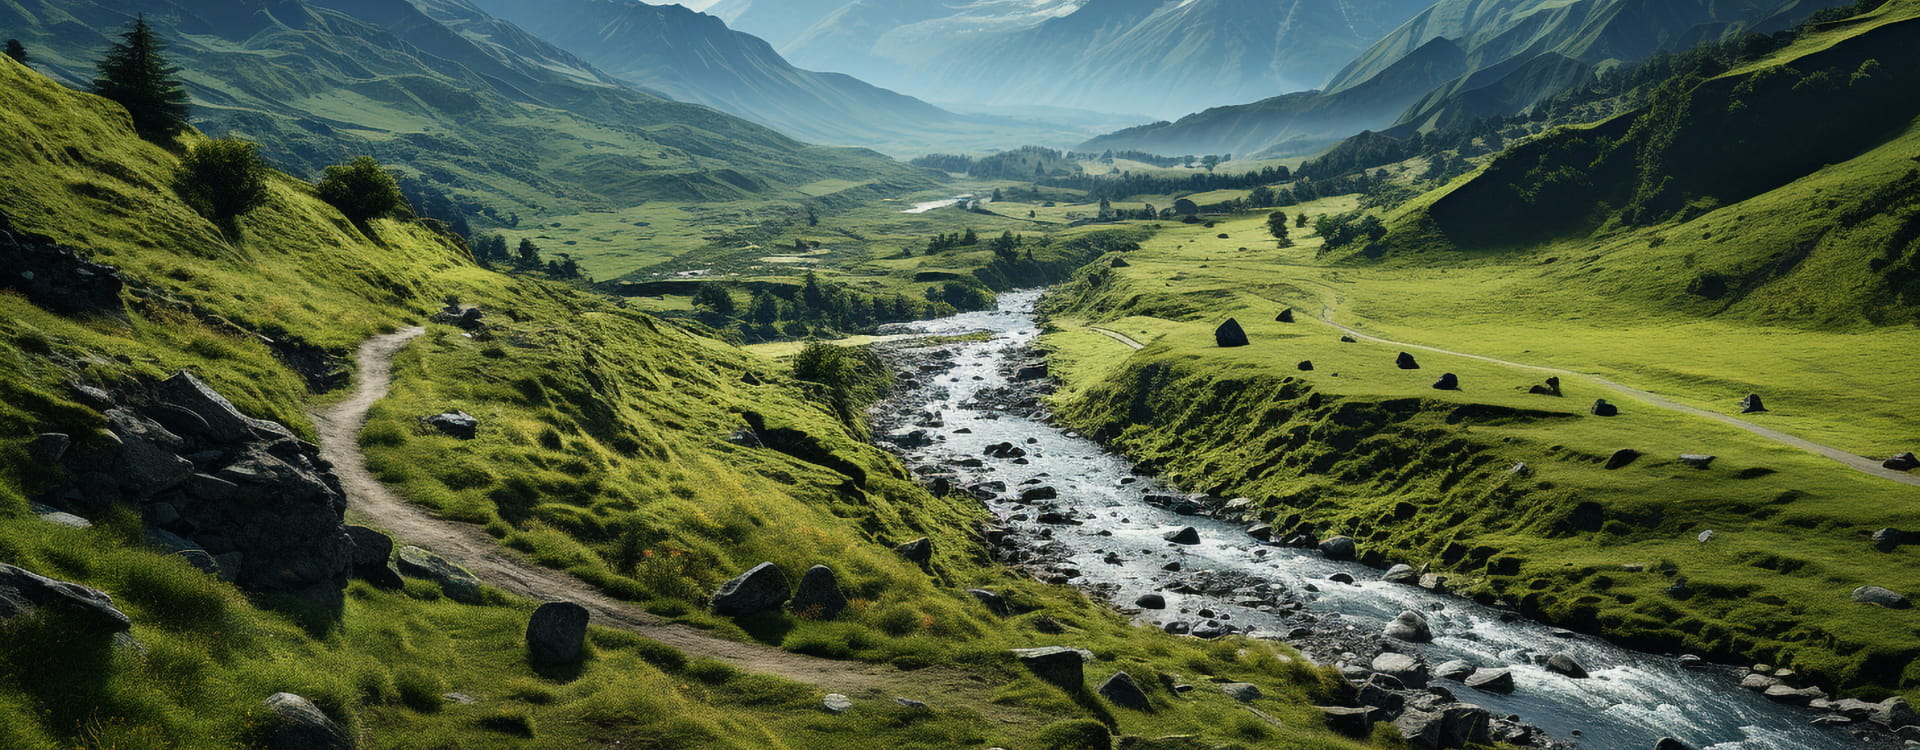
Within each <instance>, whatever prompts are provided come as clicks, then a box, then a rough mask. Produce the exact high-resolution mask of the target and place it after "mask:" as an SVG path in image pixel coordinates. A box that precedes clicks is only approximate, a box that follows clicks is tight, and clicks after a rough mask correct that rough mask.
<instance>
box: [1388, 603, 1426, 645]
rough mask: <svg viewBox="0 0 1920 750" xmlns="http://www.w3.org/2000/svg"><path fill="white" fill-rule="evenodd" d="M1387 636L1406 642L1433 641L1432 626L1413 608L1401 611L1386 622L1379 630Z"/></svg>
mask: <svg viewBox="0 0 1920 750" xmlns="http://www.w3.org/2000/svg"><path fill="white" fill-rule="evenodd" d="M1381 634H1382V635H1385V636H1386V637H1388V638H1396V639H1399V640H1402V641H1406V642H1408V643H1430V642H1432V641H1433V628H1432V626H1429V625H1428V624H1427V618H1425V617H1421V616H1420V613H1418V612H1415V611H1413V610H1407V611H1405V612H1401V613H1400V615H1399V616H1398V617H1395V618H1393V622H1389V623H1387V627H1386V629H1384V630H1383V631H1381Z"/></svg>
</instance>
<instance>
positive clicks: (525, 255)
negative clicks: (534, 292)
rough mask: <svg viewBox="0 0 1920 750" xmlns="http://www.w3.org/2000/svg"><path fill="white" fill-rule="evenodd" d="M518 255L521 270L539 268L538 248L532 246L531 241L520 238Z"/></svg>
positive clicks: (537, 246)
mask: <svg viewBox="0 0 1920 750" xmlns="http://www.w3.org/2000/svg"><path fill="white" fill-rule="evenodd" d="M519 255H520V258H519V263H520V266H521V267H523V268H539V267H540V246H539V245H535V244H533V240H531V239H528V238H526V237H521V238H520V248H519Z"/></svg>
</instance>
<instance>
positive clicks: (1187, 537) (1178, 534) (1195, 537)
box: [1160, 526, 1200, 544]
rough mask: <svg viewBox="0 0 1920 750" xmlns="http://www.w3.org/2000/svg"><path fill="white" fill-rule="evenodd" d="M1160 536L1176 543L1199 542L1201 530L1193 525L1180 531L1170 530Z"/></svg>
mask: <svg viewBox="0 0 1920 750" xmlns="http://www.w3.org/2000/svg"><path fill="white" fill-rule="evenodd" d="M1160 538H1162V539H1165V540H1167V541H1169V542H1173V543H1174V544H1199V543H1200V531H1199V530H1198V529H1195V528H1193V527H1192V526H1188V527H1186V528H1183V529H1180V530H1178V531H1169V532H1167V533H1166V534H1163V535H1161V537H1160Z"/></svg>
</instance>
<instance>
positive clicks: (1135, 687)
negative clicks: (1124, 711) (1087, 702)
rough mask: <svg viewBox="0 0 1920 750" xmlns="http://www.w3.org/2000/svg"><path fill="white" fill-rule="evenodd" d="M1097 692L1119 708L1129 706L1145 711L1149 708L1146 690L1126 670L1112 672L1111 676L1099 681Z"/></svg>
mask: <svg viewBox="0 0 1920 750" xmlns="http://www.w3.org/2000/svg"><path fill="white" fill-rule="evenodd" d="M1099 692H1100V695H1101V697H1103V698H1106V699H1107V700H1109V701H1112V702H1113V705H1116V706H1119V707H1121V708H1131V709H1133V710H1135V711H1145V710H1147V709H1148V708H1149V706H1148V704H1147V694H1146V692H1145V691H1143V690H1141V689H1140V684H1139V683H1137V682H1134V680H1133V676H1132V675H1129V674H1127V673H1126V672H1115V673H1113V676H1112V677H1108V678H1107V679H1106V681H1105V682H1102V683H1100V688H1099Z"/></svg>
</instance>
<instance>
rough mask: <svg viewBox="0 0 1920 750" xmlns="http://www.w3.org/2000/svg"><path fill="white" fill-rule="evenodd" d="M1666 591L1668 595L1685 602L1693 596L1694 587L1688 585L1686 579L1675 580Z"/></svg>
mask: <svg viewBox="0 0 1920 750" xmlns="http://www.w3.org/2000/svg"><path fill="white" fill-rule="evenodd" d="M1664 593H1666V595H1667V596H1670V597H1673V598H1674V599H1677V600H1679V601H1683V602H1684V601H1686V600H1688V599H1692V598H1693V587H1692V586H1688V585H1687V584H1686V582H1685V581H1675V582H1674V583H1673V585H1671V586H1668V587H1667V588H1666V589H1665V592H1664Z"/></svg>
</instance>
